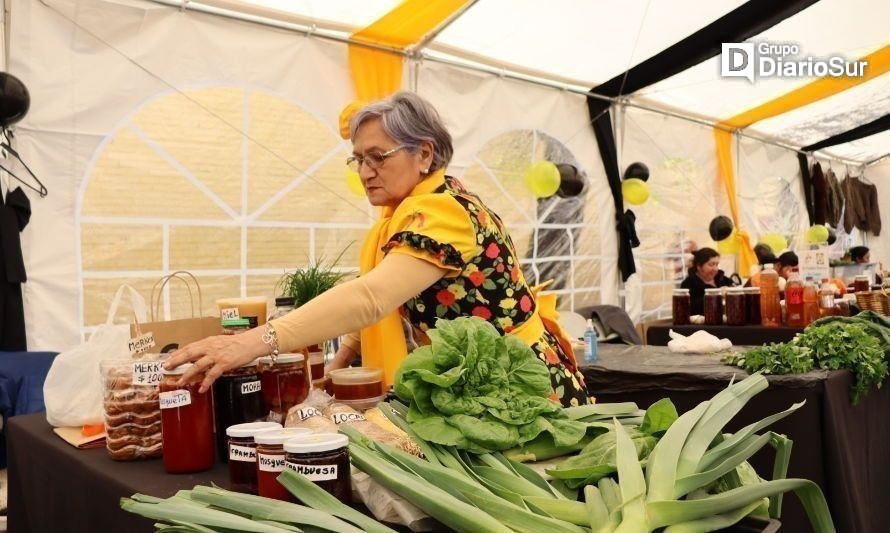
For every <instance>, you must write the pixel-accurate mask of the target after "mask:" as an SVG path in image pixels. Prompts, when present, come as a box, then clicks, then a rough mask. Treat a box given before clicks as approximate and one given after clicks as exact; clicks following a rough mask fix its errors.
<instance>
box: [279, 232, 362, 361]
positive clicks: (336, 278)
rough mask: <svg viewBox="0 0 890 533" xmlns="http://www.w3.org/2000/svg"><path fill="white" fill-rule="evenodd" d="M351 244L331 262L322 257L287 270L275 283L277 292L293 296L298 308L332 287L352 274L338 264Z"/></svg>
mask: <svg viewBox="0 0 890 533" xmlns="http://www.w3.org/2000/svg"><path fill="white" fill-rule="evenodd" d="M351 245H352V243H350V244H348V245H347V246H346V247H345V248H344V249H343V250H342V251H341V252H340V254H339V255H337V257H336V259H334V260H333V261H331V262H327V261H326V260H325V258H324V257H320V258H319V260H318V261H317V262H315V263H312V264H310V265H309V266H307V267H304V268H298V269H296V270H293V271H289V272H285V273H284V275H283V276H281V278H280V279H279V280H278V283H277V284H276V285H275V291H276V293H277V294H279V295H280V296H281V297H284V298H292V299H293V306H294V308H295V309H296V308H297V307H300V306H301V305H304V304H306V302H308V301H309V300H311V299H313V298H315V297H316V296H318V295H319V294H321V293H323V292H325V291H328V290H330V289H332V288H333V287H334V286H335V285H337V284H338V283H340V282H341V281H343V280H344V279H346V278H347V277H349V276H351V275H352V272H349V271H346V272H344V271H340V270H337V264H338V263H339V262H340V259H342V258H343V254H345V253H346V250H348V249H349V246H351ZM308 350H309V351H310V352H314V351H319V352H320V351H322V347H321V345H317V346H309V347H308Z"/></svg>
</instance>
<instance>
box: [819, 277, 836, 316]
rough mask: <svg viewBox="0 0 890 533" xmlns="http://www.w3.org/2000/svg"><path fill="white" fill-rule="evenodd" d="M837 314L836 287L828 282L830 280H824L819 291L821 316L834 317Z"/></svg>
mask: <svg viewBox="0 0 890 533" xmlns="http://www.w3.org/2000/svg"><path fill="white" fill-rule="evenodd" d="M836 314H837V311H836V310H835V306H834V286H833V285H832V284H831V283H829V282H828V278H822V287H821V288H820V289H819V316H834V315H836Z"/></svg>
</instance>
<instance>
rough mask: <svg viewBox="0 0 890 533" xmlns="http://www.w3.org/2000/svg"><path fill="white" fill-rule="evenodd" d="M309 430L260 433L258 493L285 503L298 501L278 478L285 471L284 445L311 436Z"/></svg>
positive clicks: (275, 430) (257, 440) (257, 448)
mask: <svg viewBox="0 0 890 533" xmlns="http://www.w3.org/2000/svg"><path fill="white" fill-rule="evenodd" d="M311 434H312V430H311V429H308V428H284V429H271V430H267V431H263V432H262V433H258V434H257V435H256V437H254V440H255V441H256V479H257V491H258V492H259V495H260V496H263V497H265V498H275V499H276V500H283V501H296V500H295V498H294V497H293V496H292V495H291V493H290V492H288V490H287V489H286V488H284V485H282V484H281V483H279V482H278V476H279V474H281V472H282V471H283V470H284V465H285V463H286V461H285V451H284V443H285V442H287V441H289V440H290V439H292V438H294V437H301V436H304V435H311Z"/></svg>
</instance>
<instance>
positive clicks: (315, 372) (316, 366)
mask: <svg viewBox="0 0 890 533" xmlns="http://www.w3.org/2000/svg"><path fill="white" fill-rule="evenodd" d="M309 368H310V371H311V372H312V381H317V380H319V379H324V352H316V351H313V352H309Z"/></svg>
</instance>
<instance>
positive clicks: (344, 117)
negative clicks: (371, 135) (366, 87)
mask: <svg viewBox="0 0 890 533" xmlns="http://www.w3.org/2000/svg"><path fill="white" fill-rule="evenodd" d="M365 105H366V103H365V102H362V101H360V100H356V101H354V102H351V103H350V104H349V105H347V106H346V107H344V108H343V111H340V120H339V126H340V137H342V138H343V139H348V138H349V121H350V120H352V117H353V116H354V115H355V114H356V112H358V110H359V109H361V108H363V107H365Z"/></svg>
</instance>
